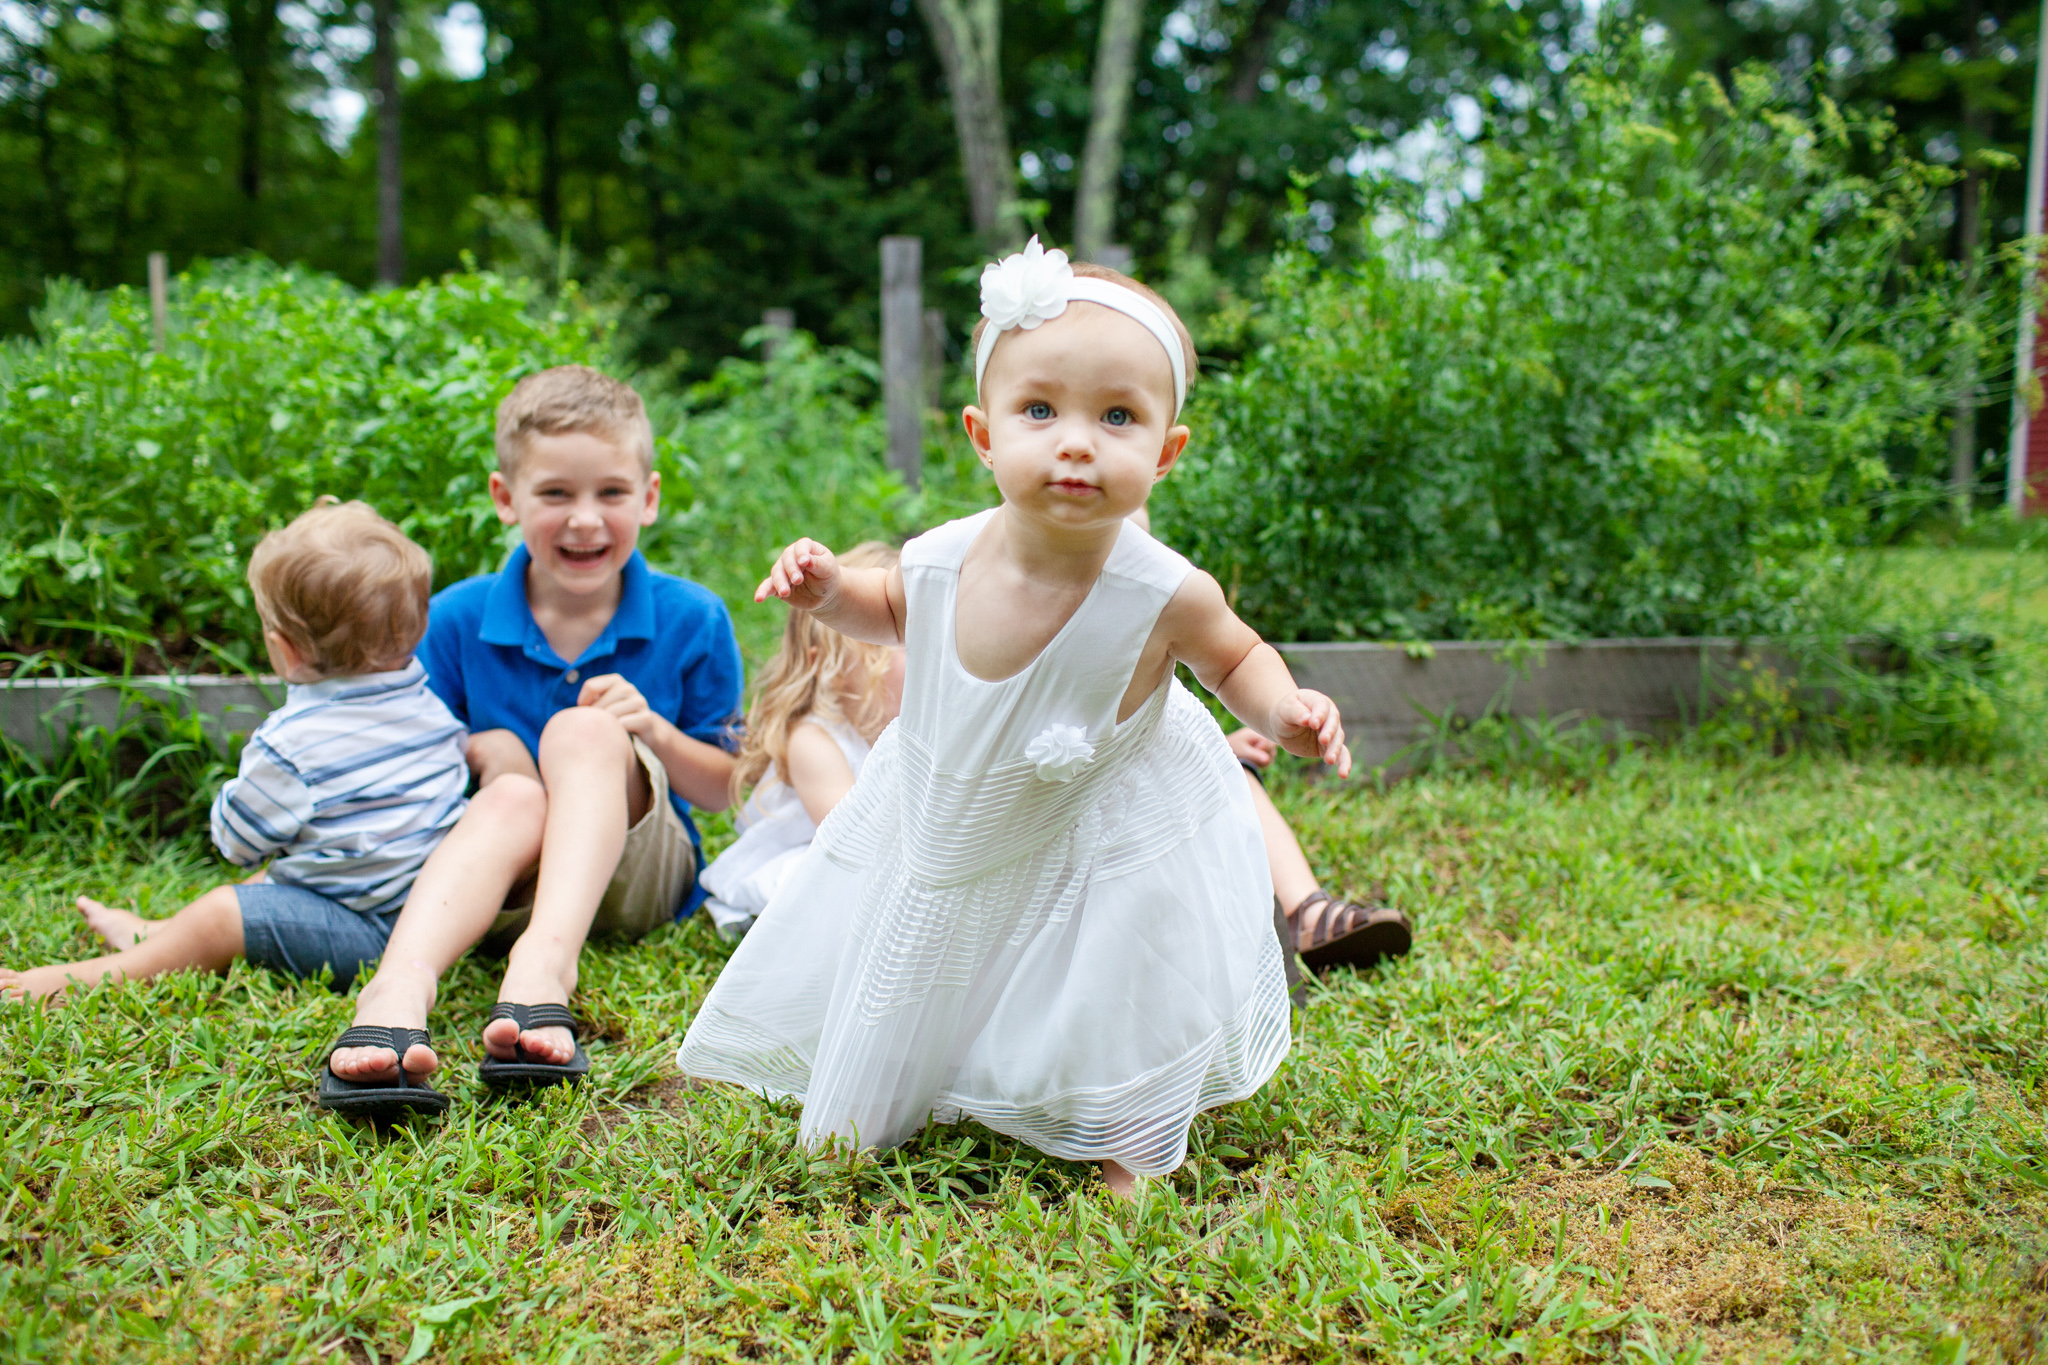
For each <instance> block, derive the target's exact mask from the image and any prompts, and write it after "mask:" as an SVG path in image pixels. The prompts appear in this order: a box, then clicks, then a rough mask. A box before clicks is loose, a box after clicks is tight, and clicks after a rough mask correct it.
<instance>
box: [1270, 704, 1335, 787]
mask: <svg viewBox="0 0 2048 1365" xmlns="http://www.w3.org/2000/svg"><path fill="white" fill-rule="evenodd" d="M1273 725H1274V731H1275V733H1274V736H1273V737H1274V738H1275V739H1277V740H1279V741H1280V747H1281V748H1283V749H1285V750H1286V751H1287V752H1288V753H1290V754H1300V755H1301V756H1302V757H1303V758H1320V759H1322V760H1323V762H1325V763H1327V764H1329V765H1330V766H1331V767H1333V768H1335V769H1336V770H1337V776H1339V777H1349V776H1351V746H1350V745H1348V744H1346V743H1345V742H1344V717H1343V716H1341V715H1339V714H1338V711H1337V703H1335V702H1333V701H1331V700H1330V699H1329V698H1328V697H1326V696H1324V695H1323V694H1322V693H1320V692H1311V691H1310V690H1309V689H1308V688H1306V687H1298V688H1296V689H1295V690H1294V691H1292V692H1290V693H1288V694H1287V695H1286V696H1284V697H1282V698H1281V699H1280V704H1279V705H1277V706H1275V707H1274V708H1273Z"/></svg>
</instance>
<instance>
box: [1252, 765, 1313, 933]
mask: <svg viewBox="0 0 2048 1365" xmlns="http://www.w3.org/2000/svg"><path fill="white" fill-rule="evenodd" d="M1244 780H1245V782H1246V783H1247V784H1248V785H1249V786H1250V787H1251V789H1252V806H1253V807H1254V808H1255V809H1256V810H1257V811H1258V812H1259V833H1260V834H1262V835H1264V836H1265V840H1266V865H1267V866H1268V867H1269V868H1271V869H1272V872H1273V894H1274V895H1276V896H1278V897H1279V898H1280V904H1281V905H1282V906H1283V907H1285V909H1286V911H1287V915H1288V918H1290V919H1292V918H1293V917H1294V909H1295V907H1296V906H1298V905H1300V904H1301V903H1302V902H1303V901H1305V900H1307V899H1308V898H1309V897H1310V896H1313V895H1314V894H1315V893H1316V890H1317V886H1316V874H1315V872H1314V871H1313V870H1311V869H1310V867H1309V865H1308V855H1306V854H1305V853H1303V852H1302V851H1301V841H1300V840H1298V839H1296V838H1295V837H1294V831H1293V830H1292V829H1290V828H1289V827H1288V825H1287V818H1286V817H1285V816H1283V815H1282V814H1280V809H1279V807H1277V806H1275V805H1274V804H1273V798H1272V797H1270V796H1268V795H1266V789H1265V788H1264V787H1262V786H1260V785H1259V782H1258V779H1256V778H1254V777H1253V776H1252V775H1251V774H1250V773H1246V774H1245V775H1244Z"/></svg>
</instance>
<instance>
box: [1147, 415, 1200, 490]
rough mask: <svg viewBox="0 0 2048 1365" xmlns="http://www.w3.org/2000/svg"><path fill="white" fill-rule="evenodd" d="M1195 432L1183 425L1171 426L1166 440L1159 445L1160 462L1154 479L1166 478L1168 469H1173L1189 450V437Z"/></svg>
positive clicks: (1153, 476)
mask: <svg viewBox="0 0 2048 1365" xmlns="http://www.w3.org/2000/svg"><path fill="white" fill-rule="evenodd" d="M1193 434H1194V433H1192V432H1190V431H1189V430H1188V429H1187V428H1186V427H1181V426H1176V427H1173V428H1170V429H1169V430H1168V431H1167V433H1166V442H1165V444H1163V445H1161V446H1160V447H1159V463H1158V465H1157V466H1155V467H1154V469H1153V471H1152V478H1153V479H1154V481H1157V480H1159V479H1163V478H1165V477H1166V475H1167V471H1169V470H1171V469H1172V468H1173V466H1174V465H1175V464H1176V463H1177V462H1178V461H1179V460H1180V457H1181V456H1182V455H1183V454H1185V453H1186V452H1187V448H1188V437H1189V436H1191V435H1193Z"/></svg>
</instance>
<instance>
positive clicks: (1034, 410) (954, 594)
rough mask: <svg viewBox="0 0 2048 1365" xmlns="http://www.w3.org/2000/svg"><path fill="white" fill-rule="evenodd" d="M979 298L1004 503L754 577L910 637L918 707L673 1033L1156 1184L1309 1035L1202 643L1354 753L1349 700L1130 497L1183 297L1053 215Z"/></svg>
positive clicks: (813, 1139) (1305, 737) (1156, 465)
mask: <svg viewBox="0 0 2048 1365" xmlns="http://www.w3.org/2000/svg"><path fill="white" fill-rule="evenodd" d="M982 312H983V315H984V321H983V323H982V328H981V330H980V331H979V332H978V333H977V336H976V354H975V372H976V381H977V386H978V389H979V396H980V399H981V402H980V403H979V404H978V405H976V406H971V407H969V408H967V409H966V410H965V412H964V413H963V418H964V421H965V423H966V427H967V434H968V438H969V439H970V440H971V441H972V442H973V444H974V448H975V450H976V452H977V453H978V454H979V455H980V457H981V460H982V463H983V464H985V465H986V466H987V467H988V468H989V469H990V470H991V471H992V472H993V473H994V475H995V482H996V486H997V488H998V490H999V491H1000V492H1001V494H1002V503H1001V505H1000V506H998V507H996V508H994V509H991V510H990V511H987V512H983V513H981V514H979V515H978V516H973V517H969V518H966V519H965V520H963V521H956V522H952V523H949V524H947V525H945V526H941V527H939V528H938V529H936V530H934V531H931V532H929V533H927V534H925V535H923V536H920V537H918V538H917V539H916V540H914V541H912V542H911V543H910V544H909V545H907V546H905V547H904V550H903V560H902V563H901V565H900V566H898V567H897V568H894V569H856V568H851V567H848V566H847V565H845V564H843V563H841V562H840V561H839V560H838V559H837V558H836V557H835V556H834V555H833V553H832V552H831V551H830V550H829V549H827V548H826V547H825V546H823V545H820V544H819V543H817V542H816V541H812V540H799V541H797V542H795V543H794V544H792V545H790V546H789V547H788V548H787V549H785V550H784V551H783V552H782V554H781V556H780V557H779V558H778V559H777V561H776V564H775V566H774V569H773V571H772V572H771V573H770V574H769V576H768V578H767V579H766V580H765V581H764V582H763V583H762V585H761V587H760V589H759V590H758V591H757V592H756V594H755V597H756V600H757V601H765V600H766V599H767V597H768V596H769V595H770V594H771V593H772V594H773V595H775V596H777V597H781V598H784V599H785V600H787V601H788V602H789V604H790V605H791V606H792V607H796V608H802V609H805V610H808V611H810V612H811V613H813V615H814V616H815V618H816V619H817V620H819V621H822V622H824V623H825V624H827V625H829V626H831V627H833V628H834V629H836V630H839V631H842V632H844V633H845V634H847V635H851V636H854V637H855V638H857V639H861V640H867V641H870V642H873V643H876V644H897V643H902V644H905V645H906V646H907V647H908V664H907V673H906V677H905V681H904V690H903V706H902V714H901V716H900V717H899V718H898V719H897V720H896V722H895V723H893V724H892V725H890V726H889V728H888V729H887V730H885V731H884V732H883V733H882V736H881V738H880V740H879V741H878V742H877V743H876V744H875V747H874V751H873V752H872V753H871V754H870V755H869V756H868V758H867V762H866V764H865V766H864V767H863V768H862V770H861V774H860V777H859V779H858V780H857V781H856V782H855V783H854V786H853V789H852V790H851V791H850V792H848V793H847V795H846V798H845V799H844V800H842V801H841V802H840V803H839V804H838V806H837V807H836V808H834V809H833V811H832V812H831V814H830V815H829V816H828V817H827V818H826V819H825V820H824V822H823V823H822V825H821V826H820V827H819V829H818V833H817V837H816V839H815V840H814V841H813V842H812V844H811V846H810V848H809V849H807V850H806V851H805V852H804V853H803V854H802V855H801V856H800V857H799V858H798V859H797V861H796V866H795V868H794V869H793V870H792V871H791V872H790V874H789V876H788V878H787V879H786V880H784V881H783V883H782V885H781V887H780V889H779V890H778V892H777V894H776V895H775V897H774V900H773V901H772V902H771V903H770V905H769V906H768V908H767V910H766V912H765V913H764V914H763V915H762V916H761V918H760V921H759V922H758V923H757V924H756V925H755V927H754V928H753V929H752V931H751V932H749V934H748V935H747V938H746V940H745V941H744V942H742V943H741V945H740V947H739V949H738V950H737V951H736V952H735V953H734V954H733V956H732V960H731V961H730V962H729V963H728V964H727V965H726V968H725V970H724V972H723V973H722V974H721V975H720V976H719V979H718V981H717V983H716V984H715V985H714V986H713V987H712V990H711V993H710V994H709V996H708V997H707V998H706V999H705V1001H704V1004H703V1006H702V1008H701V1009H699V1011H698V1012H697V1016H696V1018H695V1019H694V1020H693V1021H692V1023H691V1025H690V1029H689V1033H688V1036H687V1037H686V1038H685V1039H684V1042H683V1046H682V1049H681V1051H680V1052H679V1053H678V1058H677V1059H678V1062H679V1063H680V1065H681V1067H682V1069H683V1070H684V1071H685V1072H686V1073H688V1074H691V1075H695V1076H701V1077H705V1078H708V1079H716V1080H726V1081H732V1082H735V1083H738V1084H740V1085H743V1086H746V1087H747V1088H749V1089H751V1090H755V1091H760V1092H764V1093H767V1094H770V1095H778V1096H793V1097H799V1098H801V1099H802V1101H803V1106H804V1110H803V1119H802V1124H801V1129H800V1131H801V1134H802V1137H803V1140H804V1141H805V1142H807V1143H809V1144H811V1145H822V1144H825V1143H827V1142H831V1141H835V1140H836V1141H842V1142H845V1143H848V1144H852V1145H854V1146H858V1147H887V1146H892V1145H894V1144H896V1143H899V1142H901V1141H903V1140H904V1139H905V1138H907V1137H909V1136H910V1135H911V1134H913V1133H915V1132H916V1131H917V1130H918V1129H919V1128H921V1127H922V1126H923V1125H924V1124H925V1123H927V1122H930V1121H937V1122H950V1121H953V1120H956V1119H958V1118H961V1117H963V1116H964V1117H971V1118H973V1119H976V1120H979V1121H980V1122H982V1123H984V1124H986V1125H988V1126H989V1127H990V1128H993V1129H996V1130H997V1131H999V1132H1004V1133H1008V1134H1011V1135H1013V1136H1015V1137H1017V1138H1020V1139H1021V1140H1023V1141H1026V1142H1029V1143H1030V1144H1031V1145H1032V1146H1034V1147H1037V1148H1038V1149H1039V1150H1041V1151H1044V1152H1046V1153H1048V1154H1050V1155H1053V1156H1058V1157H1064V1158H1068V1159H1070V1160H1077V1161H1099V1162H1101V1163H1102V1168H1103V1174H1104V1176H1105V1177H1106V1178H1107V1180H1108V1181H1109V1184H1110V1187H1111V1188H1112V1189H1113V1190H1116V1191H1118V1192H1119V1193H1128V1192H1129V1191H1130V1190H1131V1188H1132V1187H1133V1186H1134V1184H1135V1182H1136V1179H1137V1177H1139V1176H1142V1175H1160V1174H1165V1173H1167V1172H1170V1171H1172V1170H1173V1169H1174V1168H1175V1167H1177V1166H1178V1165H1179V1164H1180V1163H1181V1161H1182V1160H1183V1159H1184V1157H1185V1156H1186V1152H1187V1136H1188V1129H1189V1126H1190V1125H1191V1124H1192V1122H1193V1119H1194V1116H1195V1114H1196V1113H1198V1112H1200V1111H1201V1110H1203V1109H1207V1108H1211V1107H1214V1106H1216V1105H1221V1104H1227V1103H1230V1102H1232V1101H1234V1100H1238V1099H1242V1098H1244V1097H1246V1096H1248V1095H1250V1094H1252V1093H1253V1092H1255V1091H1256V1090H1257V1089H1258V1088H1259V1087H1260V1086H1261V1085H1263V1084H1264V1083H1265V1082H1266V1080H1267V1078H1268V1077H1270V1076H1271V1075H1272V1073H1273V1071H1274V1069H1275V1068H1276V1067H1277V1066H1278V1065H1279V1064H1280V1061H1281V1059H1282V1058H1283V1057H1284V1056H1285V1055H1286V1052H1287V1046H1288V1040H1289V1019H1288V1000H1287V994H1286V987H1285V984H1284V975H1283V970H1282V964H1281V956H1280V946H1279V943H1278V941H1277V940H1276V938H1275V936H1274V932H1273V887H1272V881H1271V877H1270V875H1269V873H1268V871H1267V865H1266V855H1265V850H1264V846H1263V844H1262V843H1261V840H1260V833H1259V826H1258V822H1257V819H1256V817H1255V815H1254V813H1253V810H1252V806H1251V799H1250V796H1249V794H1248V793H1247V791H1246V789H1245V783H1244V779H1243V777H1242V776H1240V774H1239V770H1238V765H1237V760H1236V759H1235V758H1234V757H1232V755H1231V751H1230V747H1229V746H1228V745H1227V744H1226V743H1225V742H1224V738H1223V733H1222V731H1221V730H1219V729H1218V728H1217V726H1216V723H1215V721H1214V720H1213V719H1212V718H1211V717H1210V715H1209V713H1208V712H1207V711H1206V710H1205V709H1203V707H1202V706H1201V704H1200V703H1198V702H1197V701H1196V700H1195V699H1194V697H1193V696H1192V695H1191V694H1189V693H1188V691H1187V690H1186V689H1185V688H1183V687H1182V686H1181V685H1180V684H1178V683H1177V682H1175V681H1174V680H1173V676H1172V675H1173V668H1174V665H1175V664H1176V663H1180V664H1185V665H1186V666H1187V667H1188V668H1189V670H1190V671H1192V672H1193V673H1194V675H1195V676H1196V677H1197V678H1199V679H1200V680H1201V681H1202V683H1203V684H1204V685H1205V686H1206V687H1208V688H1209V689H1210V690H1211V691H1213V692H1214V693H1215V694H1216V695H1217V696H1218V697H1219V698H1220V699H1221V700H1222V701H1223V703H1224V705H1225V706H1227V707H1229V709H1230V710H1231V712H1232V713H1233V714H1235V715H1236V716H1237V717H1238V718H1239V719H1241V720H1242V721H1243V722H1244V723H1245V724H1246V725H1248V726H1250V727H1252V728H1253V729H1255V730H1257V731H1259V732H1260V733H1262V734H1265V735H1267V736H1269V737H1270V738H1272V739H1273V740H1274V741H1276V742H1277V743H1279V744H1280V745H1281V746H1282V747H1284V748H1286V749H1287V750H1289V751H1290V752H1293V753H1298V754H1302V755H1305V756H1311V757H1321V758H1322V759H1323V760H1324V761H1325V762H1327V763H1330V764H1332V765H1334V766H1335V767H1336V768H1337V770H1338V772H1339V773H1340V774H1348V772H1349V771H1350V766H1351V755H1350V751H1349V750H1348V749H1347V748H1346V747H1345V744H1344V730H1343V725H1342V723H1341V721H1340V719H1339V717H1338V714H1337V708H1336V707H1335V706H1334V705H1332V704H1331V702H1330V699H1329V698H1328V697H1325V696H1323V695H1322V694H1321V693H1318V692H1312V691H1308V690H1306V689H1303V688H1298V687H1296V686H1295V685H1294V679H1293V678H1292V677H1291V676H1290V675H1289V673H1288V671H1287V665H1286V664H1285V663H1284V662H1283V661H1282V660H1281V658H1280V655H1279V654H1278V653H1277V652H1276V651H1275V650H1274V649H1273V648H1272V647H1271V646H1269V645H1266V644H1264V643H1263V642H1261V641H1260V639H1259V637H1258V636H1257V635H1256V634H1255V633H1254V632H1253V631H1252V630H1251V629H1250V628H1249V627H1248V626H1246V625H1245V624H1244V623H1243V622H1242V621H1240V620H1238V619H1237V617H1236V615H1235V614H1234V613H1233V612H1232V611H1231V610H1230V608H1229V606H1228V605H1227V603H1226V602H1225V600H1224V596H1223V593H1222V590H1221V589H1220V588H1219V587H1218V586H1217V584H1216V581H1215V580H1214V579H1213V578H1211V577H1209V576H1208V575H1207V574H1205V573H1202V572H1200V571H1199V570H1196V569H1194V568H1193V567H1192V566H1190V565H1189V564H1188V562H1187V561H1186V560H1185V559H1183V558H1181V556H1179V555H1177V554H1175V553H1174V552H1173V551H1171V550H1169V549H1167V548H1166V547H1165V546H1163V545H1161V544H1159V542H1157V541H1155V540H1153V539H1152V538H1151V536H1149V535H1148V534H1146V533H1145V532H1144V531H1142V530H1140V529H1139V528H1138V527H1136V526H1134V525H1131V524H1129V523H1128V522H1127V521H1126V518H1127V517H1129V516H1130V515H1131V514H1132V513H1133V512H1135V511H1137V510H1138V509H1140V508H1142V507H1143V506H1144V505H1145V499H1146V497H1147V495H1148V494H1149V493H1150V491H1151V488H1152V485H1153V484H1154V483H1156V482H1157V481H1158V480H1160V479H1162V478H1164V477H1165V476H1166V474H1167V472H1168V471H1169V470H1170V469H1171V468H1172V467H1173V464H1174V462H1175V461H1176V460H1177V459H1178V458H1179V457H1180V453H1181V451H1182V450H1183V449H1184V448H1185V447H1186V445H1187V441H1188V435H1189V433H1188V429H1187V428H1186V427H1185V426H1181V425H1179V422H1178V419H1179V415H1180V409H1181V405H1182V403H1183V401H1184V400H1185V398H1186V396H1187V384H1188V379H1189V376H1190V375H1191V374H1192V372H1193V369H1194V347H1193V344H1192V343H1191V342H1190V341H1189V339H1188V335H1187V330H1186V328H1184V327H1183V326H1182V325H1181V324H1180V320H1179V319H1178V318H1177V317H1175V316H1174V314H1173V311H1172V309H1171V308H1170V307H1169V306H1168V305H1167V304H1166V302H1165V300H1163V299H1161V298H1160V297H1159V296H1158V295H1156V294H1154V293H1153V292H1152V291H1151V290H1149V289H1146V288H1145V287H1144V286H1143V285H1140V284H1138V283H1137V282H1135V281H1133V280H1130V279H1128V278H1127V277H1125V276H1123V275H1120V274H1117V273H1116V272H1114V271H1110V270H1105V269H1103V268H1101V267H1098V266H1082V267H1079V268H1078V269H1076V268H1073V267H1070V266H1069V264H1068V262H1067V259H1066V256H1065V254H1064V253H1062V252H1058V251H1043V250H1042V249H1041V248H1040V247H1039V245H1038V243H1037V241H1036V239H1033V241H1032V243H1031V245H1030V246H1028V247H1027V248H1026V249H1025V251H1024V252H1023V253H1021V254H1019V255H1016V256H1012V257H1009V258H1008V259H1006V260H1004V261H1003V262H1001V263H1000V264H999V265H993V266H990V267H989V268H988V270H987V271H985V272H984V273H983V277H982Z"/></svg>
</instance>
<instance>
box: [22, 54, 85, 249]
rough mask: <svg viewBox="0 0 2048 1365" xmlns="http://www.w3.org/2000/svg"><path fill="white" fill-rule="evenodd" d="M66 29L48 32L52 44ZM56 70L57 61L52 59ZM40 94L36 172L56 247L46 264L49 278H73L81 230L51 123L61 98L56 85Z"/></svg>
mask: <svg viewBox="0 0 2048 1365" xmlns="http://www.w3.org/2000/svg"><path fill="white" fill-rule="evenodd" d="M62 35H63V30H62V29H61V28H57V27H54V26H53V27H52V28H50V29H49V30H47V39H48V42H49V43H50V44H52V45H54V44H56V43H59V42H62V41H63V36H62ZM49 64H50V65H51V66H52V67H53V68H54V67H55V66H56V65H57V60H56V58H54V57H52V58H50V59H49ZM32 88H34V89H36V90H37V91H38V94H37V96H36V101H35V104H34V105H33V106H32V107H33V108H34V110H35V122H36V170H37V171H38V172H39V173H40V174H41V176H42V180H43V192H44V194H45V195H47V196H48V199H47V204H48V221H49V224H50V229H51V232H50V240H51V241H52V242H53V243H54V245H55V248H56V249H55V250H54V251H53V252H52V253H51V258H50V260H49V261H48V262H46V263H45V267H44V272H43V273H45V274H48V275H71V274H76V273H78V230H77V228H76V226H75V225H74V224H73V223H72V220H71V196H70V194H69V193H68V192H67V191H66V189H65V185H64V178H63V173H62V171H61V169H60V168H59V166H58V164H57V129H56V127H55V126H54V125H53V124H52V123H51V121H50V113H51V110H50V105H51V103H52V102H54V101H55V100H56V98H57V92H58V88H59V87H56V86H38V87H32Z"/></svg>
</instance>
